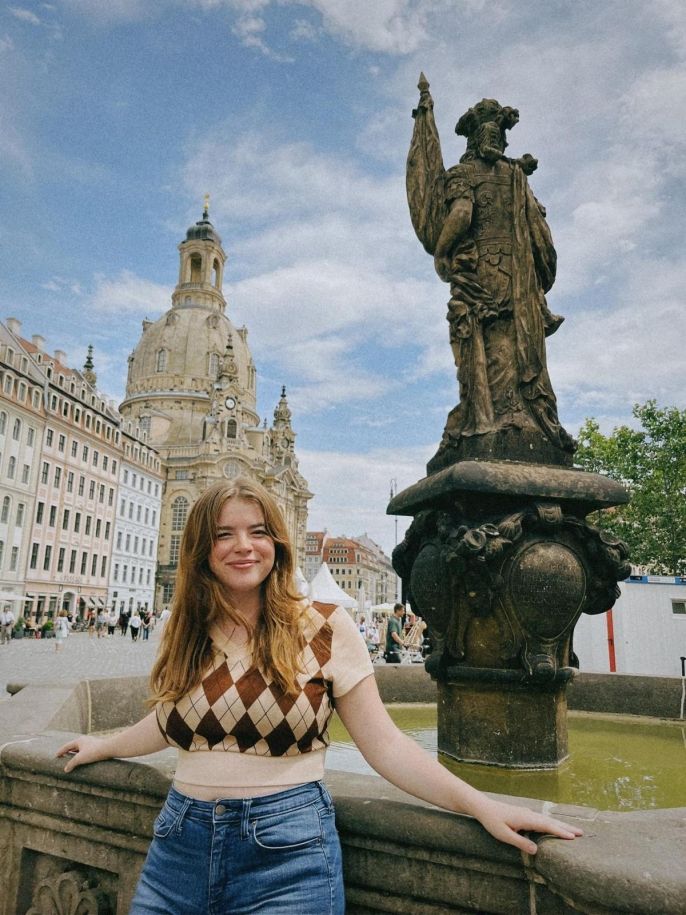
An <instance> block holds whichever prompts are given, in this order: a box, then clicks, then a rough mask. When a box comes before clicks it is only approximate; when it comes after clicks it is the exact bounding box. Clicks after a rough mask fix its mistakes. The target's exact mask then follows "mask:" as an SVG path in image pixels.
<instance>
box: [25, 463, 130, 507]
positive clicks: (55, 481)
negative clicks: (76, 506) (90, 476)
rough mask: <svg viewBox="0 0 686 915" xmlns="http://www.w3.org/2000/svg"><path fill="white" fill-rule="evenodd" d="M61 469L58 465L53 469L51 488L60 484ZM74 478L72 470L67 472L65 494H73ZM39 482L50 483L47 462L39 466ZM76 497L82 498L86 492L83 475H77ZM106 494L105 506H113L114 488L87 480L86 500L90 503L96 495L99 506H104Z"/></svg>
mask: <svg viewBox="0 0 686 915" xmlns="http://www.w3.org/2000/svg"><path fill="white" fill-rule="evenodd" d="M62 473H63V470H62V468H61V467H60V466H59V465H58V466H56V467H55V468H54V473H53V476H52V485H53V488H57V487H59V486H60V485H61V483H62ZM75 480H76V476H75V474H74V472H73V471H72V470H68V471H67V486H66V489H67V492H74V482H75ZM40 482H41V483H43V484H45V485H47V484H48V483H49V482H50V464H49V462H48V461H43V463H42V464H41V471H40ZM76 492H77V495H79V496H83V495H85V492H86V477H85V476H84V475H83V474H79V482H78V487H77V491H76ZM106 494H107V504H108V505H114V487H112V486H110V487H107V486H105V484H104V483H100V484H98V481H97V480H88V496H87V498H88V499H90V500H91V501H93V500H95V498H96V495H97V499H98V502H99V503H100V504H101V505H104V504H105V495H106Z"/></svg>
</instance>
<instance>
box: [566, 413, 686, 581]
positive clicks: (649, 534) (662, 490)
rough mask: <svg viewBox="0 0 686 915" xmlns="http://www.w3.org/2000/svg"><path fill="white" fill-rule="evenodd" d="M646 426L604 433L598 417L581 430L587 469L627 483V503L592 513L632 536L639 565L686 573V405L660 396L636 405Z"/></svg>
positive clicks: (581, 458)
mask: <svg viewBox="0 0 686 915" xmlns="http://www.w3.org/2000/svg"><path fill="white" fill-rule="evenodd" d="M633 415H634V417H635V418H636V419H637V420H638V421H639V423H640V427H639V428H637V429H631V428H629V427H628V426H619V427H618V428H616V429H615V430H614V431H613V433H612V435H607V436H606V435H603V434H602V433H601V432H600V429H599V426H598V423H597V422H596V421H595V420H594V419H587V420H586V422H585V423H584V425H583V426H582V427H581V429H580V431H579V447H578V450H577V452H576V456H575V461H576V463H577V464H578V465H579V466H580V467H581V468H582V469H583V470H588V471H592V472H594V473H602V474H605V475H607V476H609V477H612V478H613V479H615V480H617V481H618V482H620V483H623V484H624V485H625V486H626V487H627V488H628V490H629V492H630V494H631V501H630V502H629V504H628V505H621V506H618V507H617V508H614V509H609V510H607V511H604V512H597V513H595V515H594V516H593V517H592V518H590V519H589V520H591V521H592V522H593V523H594V524H597V525H599V526H601V527H605V528H609V529H611V530H612V531H613V532H614V533H615V534H616V535H617V536H618V537H621V539H622V540H624V541H626V543H627V545H628V547H629V559H630V561H631V562H632V563H633V564H634V565H644V566H647V567H648V568H649V569H650V571H651V572H653V573H655V574H662V575H684V574H686V410H678V409H677V408H676V407H666V408H664V409H661V408H659V407H658V406H657V405H656V403H655V401H654V400H649V401H648V402H647V403H646V404H643V405H640V404H637V405H636V406H635V407H634V410H633Z"/></svg>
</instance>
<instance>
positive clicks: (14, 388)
mask: <svg viewBox="0 0 686 915" xmlns="http://www.w3.org/2000/svg"><path fill="white" fill-rule="evenodd" d="M27 368H28V366H27ZM2 390H3V393H5V394H6V395H7V396H8V397H11V396H12V393H13V392H14V396H15V398H16V399H17V400H18V401H20V403H23V402H24V401H25V400H26V397H27V394H28V393H29V387H28V385H27V384H26V382H25V381H19V379H17V378H15V377H14V376H13V375H10V374H8V373H7V372H5V377H4V380H3V383H2ZM30 391H31V405H32V406H33V409H34V410H40V404H41V394H42V391H41V389H40V388H31V389H30Z"/></svg>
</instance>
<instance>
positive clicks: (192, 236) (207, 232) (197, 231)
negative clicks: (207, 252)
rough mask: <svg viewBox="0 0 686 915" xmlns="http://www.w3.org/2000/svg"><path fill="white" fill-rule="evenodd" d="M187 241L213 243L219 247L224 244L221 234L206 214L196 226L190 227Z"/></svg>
mask: <svg viewBox="0 0 686 915" xmlns="http://www.w3.org/2000/svg"><path fill="white" fill-rule="evenodd" d="M186 241H213V242H215V244H217V245H221V243H222V240H221V238H220V237H219V232H217V230H216V229H215V227H214V226H213V225H212V223H211V222H210V221H209V219H208V218H207V217H206V215H205V214H203V218H202V219H200V220H199V221H198V222H196V223H195V225H192V226H189V227H188V231H187V232H186Z"/></svg>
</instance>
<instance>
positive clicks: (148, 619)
mask: <svg viewBox="0 0 686 915" xmlns="http://www.w3.org/2000/svg"><path fill="white" fill-rule="evenodd" d="M151 628H152V613H151V612H150V610H146V611H145V613H144V614H143V619H142V622H141V630H142V632H143V641H144V642H147V641H148V639H149V638H150V629H151Z"/></svg>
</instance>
